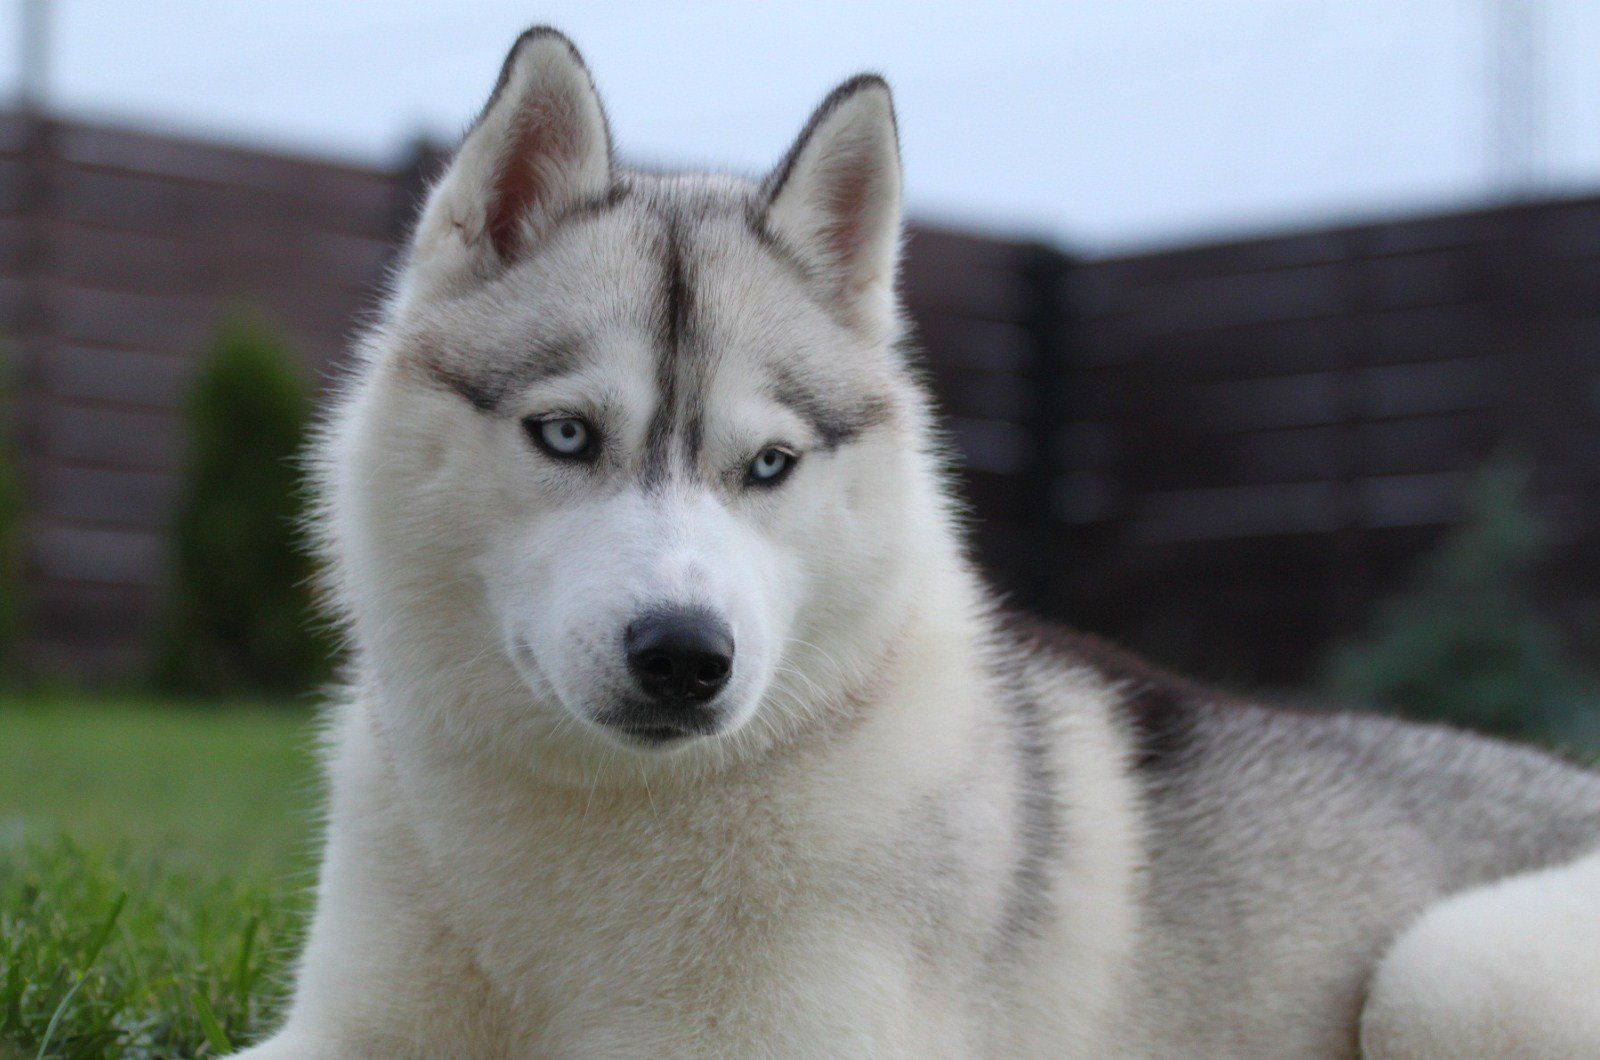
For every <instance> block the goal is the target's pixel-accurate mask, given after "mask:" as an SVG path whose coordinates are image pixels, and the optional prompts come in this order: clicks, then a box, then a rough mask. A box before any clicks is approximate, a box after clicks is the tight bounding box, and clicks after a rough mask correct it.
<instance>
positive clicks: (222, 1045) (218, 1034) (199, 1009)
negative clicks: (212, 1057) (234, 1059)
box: [194, 990, 233, 1056]
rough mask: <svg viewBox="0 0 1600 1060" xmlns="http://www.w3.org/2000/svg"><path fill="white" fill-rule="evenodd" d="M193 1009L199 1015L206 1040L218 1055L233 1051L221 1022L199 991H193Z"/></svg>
mask: <svg viewBox="0 0 1600 1060" xmlns="http://www.w3.org/2000/svg"><path fill="white" fill-rule="evenodd" d="M194 1010H195V1012H196V1013H198V1014H199V1016H200V1029H201V1030H202V1031H204V1032H205V1035H206V1041H207V1042H209V1043H210V1045H211V1048H212V1049H213V1050H215V1051H216V1053H217V1055H218V1056H225V1055H226V1054H228V1053H231V1052H233V1043H232V1042H230V1041H229V1040H228V1032H227V1031H225V1030H223V1029H222V1022H221V1021H220V1020H218V1019H217V1014H216V1013H215V1012H213V1011H212V1010H211V1002H209V1001H207V1000H206V996H205V995H204V994H202V993H201V992H200V991H198V990H196V991H195V992H194Z"/></svg>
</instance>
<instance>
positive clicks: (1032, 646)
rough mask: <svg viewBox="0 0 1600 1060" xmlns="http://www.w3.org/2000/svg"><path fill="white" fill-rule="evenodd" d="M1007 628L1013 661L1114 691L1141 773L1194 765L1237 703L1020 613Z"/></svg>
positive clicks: (1112, 704) (1009, 618)
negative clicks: (1085, 677)
mask: <svg viewBox="0 0 1600 1060" xmlns="http://www.w3.org/2000/svg"><path fill="white" fill-rule="evenodd" d="M1000 627H1001V631H1002V636H1003V638H1004V642H1005V645H1006V647H1007V649H1008V650H1007V652H1006V654H1007V655H1008V656H1009V657H1011V658H1013V659H1021V660H1025V661H1027V662H1029V663H1032V664H1035V665H1041V666H1044V667H1046V668H1050V669H1054V670H1059V671H1062V672H1077V673H1085V672H1087V673H1088V674H1089V675H1091V676H1092V677H1093V678H1094V679H1095V680H1096V681H1097V683H1099V684H1102V685H1103V686H1104V687H1105V688H1106V689H1107V690H1108V692H1109V693H1110V695H1109V696H1108V709H1109V710H1110V712H1111V714H1112V717H1113V720H1114V721H1115V722H1116V723H1117V725H1118V726H1119V728H1121V730H1122V731H1123V732H1124V734H1125V736H1126V738H1127V740H1128V744H1129V747H1130V749H1131V752H1132V753H1131V762H1132V764H1133V765H1134V766H1135V767H1136V768H1137V769H1139V770H1141V771H1150V772H1160V771H1163V770H1166V769H1169V768H1172V767H1174V766H1176V765H1178V764H1180V763H1182V762H1183V761H1185V760H1186V759H1188V758H1189V757H1190V756H1191V755H1192V754H1193V752H1194V750H1195V748H1196V744H1197V739H1198V737H1199V735H1200V733H1201V731H1202V729H1204V728H1205V727H1206V726H1207V724H1208V721H1209V719H1210V718H1211V717H1212V716H1213V715H1214V714H1216V713H1217V712H1218V711H1221V710H1226V709H1228V707H1229V706H1230V705H1231V704H1232V702H1233V701H1232V700H1230V699H1229V697H1227V696H1225V695H1223V694H1221V693H1218V692H1216V691H1214V690H1212V689H1210V688H1207V687H1206V686H1204V685H1203V684H1201V683H1200V682H1198V681H1193V680H1190V679H1188V678H1185V677H1181V676H1179V675H1177V674H1173V673H1170V672H1168V671H1166V670H1163V669H1161V668H1160V667H1158V666H1156V665H1154V664H1152V663H1149V662H1147V661H1146V660H1144V659H1142V658H1140V657H1139V656H1138V655H1135V654H1134V653H1132V652H1130V651H1127V650H1126V649H1124V648H1121V647H1119V646H1117V645H1116V644H1113V643H1111V642H1110V641H1108V640H1106V639H1104V638H1102V637H1098V636H1095V635H1094V634H1091V633H1083V632H1080V631H1078V630H1075V629H1071V628H1069V627H1067V626H1062V625H1058V624H1056V623H1053V622H1047V621H1045V620H1043V619H1039V618H1036V617H1034V616H1032V615H1027V614H1023V613H1020V612H1009V613H1005V614H1002V615H1001V616H1000Z"/></svg>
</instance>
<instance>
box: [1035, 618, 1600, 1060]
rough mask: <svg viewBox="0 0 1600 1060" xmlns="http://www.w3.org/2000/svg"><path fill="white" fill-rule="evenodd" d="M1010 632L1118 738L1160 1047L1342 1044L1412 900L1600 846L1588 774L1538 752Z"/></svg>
mask: <svg viewBox="0 0 1600 1060" xmlns="http://www.w3.org/2000/svg"><path fill="white" fill-rule="evenodd" d="M1019 643H1020V644H1021V646H1022V648H1023V650H1024V651H1027V652H1029V653H1031V654H1033V655H1034V656H1036V657H1039V656H1042V657H1043V658H1044V659H1047V660H1048V661H1049V664H1050V665H1053V666H1055V667H1057V668H1058V669H1060V670H1061V671H1062V672H1063V673H1064V674H1070V675H1073V678H1072V679H1073V680H1074V681H1075V680H1076V674H1077V672H1078V671H1081V669H1083V668H1088V669H1090V670H1091V671H1092V672H1094V673H1095V674H1097V675H1099V676H1100V678H1101V679H1102V680H1104V681H1105V682H1106V683H1107V685H1108V686H1109V688H1110V690H1111V698H1112V699H1113V703H1112V707H1111V709H1112V710H1113V711H1114V713H1115V715H1116V717H1118V718H1119V719H1120V721H1121V724H1122V726H1123V728H1124V731H1125V732H1126V733H1127V734H1128V738H1129V742H1130V747H1131V749H1132V754H1131V759H1130V761H1131V769H1132V771H1133V773H1134V774H1135V776H1136V778H1137V780H1138V782H1139V785H1138V787H1139V791H1140V793H1141V800H1140V801H1141V804H1142V806H1141V809H1142V814H1141V816H1142V821H1143V848H1144V858H1145V865H1146V872H1145V875H1144V877H1143V881H1144V883H1143V890H1142V896H1141V898H1142V901H1141V906H1140V915H1141V928H1140V941H1139V944H1138V956H1137V958H1136V961H1135V963H1136V968H1137V971H1136V973H1135V975H1136V980H1137V986H1136V987H1135V988H1134V990H1133V992H1132V993H1131V995H1130V1004H1131V1005H1133V1006H1134V1008H1135V1010H1136V1011H1137V1013H1138V1016H1137V1021H1136V1022H1137V1025H1138V1028H1139V1029H1140V1033H1141V1035H1142V1036H1148V1042H1147V1044H1148V1047H1149V1048H1150V1049H1151V1051H1153V1052H1155V1053H1157V1054H1158V1055H1193V1056H1230V1057H1231V1056H1313V1055H1314V1056H1338V1055H1354V1053H1355V1051H1356V1047H1357V1040H1356V1036H1357V1028H1358V1025H1359V1020H1360V1013H1361V1008H1362V1005H1363V1003H1364V1001H1365V999H1366V997H1367V995H1368V991H1369V987H1370V985H1371V980H1372V977H1373V973H1374V970H1375V969H1376V968H1377V967H1378V965H1379V962H1380V961H1381V960H1382V959H1383V957H1384V954H1385V952H1386V951H1387V950H1388V948H1389V947H1390V946H1391V945H1392V944H1393V943H1394V941H1395V939H1396V938H1397V936H1398V935H1399V934H1400V933H1401V932H1402V931H1404V930H1405V929H1406V928H1407V927H1408V926H1409V925H1410V924H1411V923H1412V922H1413V921H1415V920H1416V918H1417V917H1418V916H1419V915H1421V914H1422V913H1423V911H1424V910H1425V909H1427V908H1429V907H1430V906H1432V905H1434V904H1435V903H1437V902H1439V901H1440V900H1441V899H1443V898H1445V897H1447V896H1450V895H1454V894H1457V893H1461V892H1465V891H1469V890H1471V889H1472V888H1476V887H1480V886H1482V885H1485V884H1489V883H1492V882H1494V881H1498V880H1503V879H1506V878H1508V877H1512V876H1516V875H1517V874H1520V873H1526V872H1530V871H1533V870H1539V869H1544V868H1547V867H1549V866H1554V865H1560V864H1563V863H1565V862H1569V861H1571V860H1572V859H1574V858H1577V857H1579V856H1581V855H1583V854H1585V853H1586V852H1589V851H1592V850H1594V849H1596V848H1597V847H1600V776H1596V775H1595V774H1592V773H1590V772H1586V771H1584V770H1582V769H1580V768H1578V767H1576V766H1573V765H1571V764H1568V763H1566V762H1564V761H1562V760H1560V759H1558V758H1555V757H1553V756H1551V755H1547V754H1544V753H1540V752H1537V751H1534V750H1530V749H1526V748H1521V747H1516V746H1512V745H1509V744H1505V743H1501V742H1497V741H1492V740H1488V739H1483V738H1479V737H1475V736H1471V735H1468V734H1465V733H1461V732H1457V731H1453V730H1450V729H1446V728H1442V727H1434V726H1422V725H1414V724H1406V723H1403V722H1399V721H1395V720H1392V719H1389V718H1384V717H1379V716H1374V715H1357V714H1327V713H1314V712H1309V711H1300V710H1291V709H1270V708H1266V707H1262V706H1258V705H1253V704H1249V703H1244V702H1239V701H1237V700H1234V699H1231V698H1229V697H1226V696H1222V695H1218V694H1214V693H1211V692H1209V691H1208V690H1206V689H1204V688H1201V687H1199V686H1196V685H1194V684H1191V683H1189V682H1186V681H1183V680H1181V679H1178V678H1173V677H1169V676H1167V675H1165V674H1162V673H1160V672H1159V671H1156V670H1154V669H1152V668H1149V667H1146V666H1144V665H1142V664H1140V663H1139V662H1138V661H1137V660H1134V659H1132V658H1130V657H1129V656H1126V655H1124V654H1122V653H1120V652H1116V651H1115V650H1113V649H1109V648H1107V647H1106V646H1105V645H1103V644H1100V643H1099V642H1097V641H1095V640H1094V639H1093V638H1084V637H1078V636H1074V635H1071V634H1064V633H1057V634H1054V635H1051V634H1048V633H1045V634H1041V632H1040V631H1039V630H1038V629H1037V628H1036V629H1034V630H1033V631H1030V632H1028V633H1025V634H1024V635H1023V636H1022V637H1021V638H1019ZM1593 898H1594V901H1593V903H1592V904H1591V905H1590V906H1589V907H1588V908H1589V909H1590V910H1591V911H1594V910H1600V892H1597V893H1595V894H1594V896H1593ZM1594 988H1596V984H1591V989H1594Z"/></svg>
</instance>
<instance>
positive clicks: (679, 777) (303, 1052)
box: [245, 30, 1600, 1060]
mask: <svg viewBox="0 0 1600 1060" xmlns="http://www.w3.org/2000/svg"><path fill="white" fill-rule="evenodd" d="M899 243H900V164H899V153H898V147H897V140H896V133H895V124H894V114H893V109H892V106H891V101H890V95H889V91H888V88H887V87H886V86H885V84H884V83H883V82H882V81H881V80H879V79H877V78H875V77H862V78H857V79H855V80H852V81H850V82H847V83H846V84H844V85H842V86H840V88H839V89H837V90H836V91H835V92H834V93H833V94H832V95H831V96H829V97H828V99H827V100H826V101H825V102H824V103H823V105H822V106H821V108H820V109H819V110H818V111H817V113H816V115H815V116H814V117H813V118H812V120H811V122H810V124H809V125H808V126H807V127H806V128H805V130H804V132H803V133H802V134H801V136H800V138H799V140H798V141H797V143H796V144H795V146H794V148H793V150H792V151H791V152H790V154H789V155H788V157H787V158H785V159H784V160H783V161H782V162H781V163H780V164H779V165H778V166H777V167H776V168H775V169H774V171H773V172H772V174H771V175H770V176H769V177H767V178H766V179H765V180H764V181H760V182H748V181H743V180H737V179H733V178H727V177H718V176H702V175H683V174H662V173H645V172H637V171H630V170H627V169H624V168H623V167H622V166H620V165H619V164H618V163H617V162H616V160H615V159H614V158H613V156H612V149H611V141H610V134H609V131H608V129H607V126H606V120H605V116H604V113H603V111H602V108H601V105H600V102H599V98H598V96H597V95H596V93H595V90H594V87H593V85H592V83H591V81H590V77H589V74H588V72H587V69H586V68H585V66H584V64H583V63H582V61H581V60H580V59H579V57H578V55H577V53H576V51H575V50H574V49H573V48H572V46H571V45H570V44H569V43H568V42H567V41H566V40H565V39H564V38H563V37H561V36H560V35H559V34H556V33H554V32H553V31H549V30H535V31H532V32H530V33H528V34H526V35H525V36H524V37H523V38H522V39H521V40H519V41H518V42H517V44H516V46H515V47H514V48H513V50H512V52H511V54H510V56H509V57H508V59H507V61H506V65H505V69H504V71H503V73H502V74H501V77H500V81H499V84H498V85H497V86H496V88H495V90H494V93H493V96H492V97H491V99H490V101H489V103H488V105H487V106H486V107H485V109H484V112H483V114H482V115H481V116H480V118H479V119H478V121H477V123H476V125H475V126H474V127H473V129H472V130H471V132H470V133H469V134H468V135H467V137H466V139H465V142H464V143H463V145H462V147H461V148H460V151H459V152H458V154H457V155H456V157H455V159H454V161H453V163H452V164H451V166H450V167H449V169H448V171H447V172H446V173H445V175H444V176H443V178H442V179H441V180H440V182H439V183H438V185H437V186H436V187H435V188H434V189H433V191H432V193H431V195H430V198H429V200H428V203H427V205H426V208H425V210H424V212H423V214H422V216H421V219H420V221H419V223H418V226H417V230H416V233H415V236H414V239H413V242H412V244H411V246H410V248H409V251H408V255H407V259H406V261H405V263H404V266H403V268H402V270H401V271H400V273H399V274H398V277H397V280H396V284H395V288H394V292H393V294H392V297H391V298H390V300H389V302H388V304H387V306H386V309H385V311H384V313H383V317H382V320H381V322H380V323H379V324H378V326H377V327H376V328H375V329H374V330H373V332H372V333H371V334H370V335H369V336H368V337H367V339H366V340H365V341H364V343H363V344H362V347H361V357H360V363H359V366H358V368H357V369H356V370H355V372H354V374H353V375H354V377H353V379H352V382H351V384H350V386H349V387H348V389H347V392H346V393H345V394H344V396H343V398H342V400H341V401H340V402H339V404H338V407H337V408H336V410H335V411H334V413H333V415H332V417H331V420H330V423H329V426H328V429H327V432H326V436H325V438H324V439H323V441H322V443H321V446H320V449H319V454H318V464H317V466H318V469H319V473H320V477H321V490H322V498H323V502H324V503H323V509H322V514H321V518H320V525H321V529H322V532H323V537H324V547H325V550H326V555H327V557H328V560H329V566H330V569H331V580H332V594H333V596H334V598H335V599H336V601H337V603H338V606H339V608H340V610H341V613H342V615H343V616H344V620H345V622H346V624H347V628H348V630H349V638H350V642H351V647H352V654H353V675H354V676H353V680H352V683H351V689H350V695H349V697H348V700H347V701H346V702H345V703H344V705H343V706H341V707H340V708H339V709H338V711H337V715H336V718H335V720H334V722H333V725H332V730H331V743H330V748H329V776H330V795H329V797H330V815H329V826H328V832H327V839H326V844H327V845H326V854H325V860H324V863H323V867H322V872H321V878H320V883H319V886H318V892H317V910H316V916H315V921H314V923H313V925H312V927H311V931H310V936H309V939H308V942H307V945H306V948H305V952H304V955H303V957H302V959H301V961H300V965H299V970H298V975H297V981H296V987H295V992H294V999H293V1004H292V1006H291V1008H290V1010H289V1012H288V1015H287V1019H286V1021H285V1023H284V1025H283V1027H282V1028H281V1030H280V1031H279V1033H278V1034H277V1035H276V1036H274V1037H272V1038H271V1039H270V1040H268V1041H266V1042H265V1043H263V1044H261V1045H258V1046H257V1047H255V1048H254V1049H251V1050H249V1051H248V1053H247V1054H245V1055H248V1056H250V1057H252V1058H255V1060H266V1058H274V1060H277V1058H285V1060H287V1058H293V1060H315V1058H329V1060H332V1058H336V1057H337V1058H350V1057H373V1058H378V1057H382V1058H396V1057H419V1058H421V1057H427V1058H436V1057H506V1058H509V1057H545V1056H550V1057H607V1058H611V1057H624V1056H641V1057H643V1056H651V1057H655V1056H684V1057H688V1056H731V1057H760V1056H774V1057H776V1056H783V1057H830V1058H832V1057H856V1056H861V1057H867V1056H872V1057H931V1056H972V1057H1016V1056H1046V1057H1096V1058H1104V1057H1348V1056H1353V1055H1356V1054H1357V1052H1358V1050H1359V1049H1361V1048H1362V1047H1363V1046H1364V1048H1365V1049H1366V1052H1367V1053H1368V1055H1371V1056H1376V1057H1424V1056H1427V1057H1433V1056H1439V1057H1445V1056H1448V1057H1466V1056H1482V1057H1490V1056H1494V1057H1503V1056H1529V1057H1545V1056H1550V1057H1556V1056H1563V1057H1564V1056H1573V1057H1576V1056H1597V1055H1600V860H1597V857H1596V855H1595V854H1594V853H1593V852H1594V850H1595V848H1596V847H1597V845H1600V779H1597V778H1596V777H1594V776H1591V775H1589V774H1586V773H1584V772H1581V771H1579V770H1577V769H1575V768H1572V767H1569V766H1567V765H1564V764H1562V763H1560V762H1558V761H1556V760H1555V759H1552V758H1550V757H1547V756H1544V755H1541V754H1538V753H1535V752H1532V751H1526V750H1521V749H1517V748H1514V747H1509V746H1505V745H1500V744H1495V743H1491V742H1488V741H1484V740H1479V739H1476V738H1473V737H1469V736H1466V735H1462V734H1457V733H1452V732H1447V731H1444V730H1439V729H1429V728H1417V727H1408V726H1402V725H1399V724H1397V723H1394V722H1390V721H1386V720H1379V719H1376V718H1371V717H1355V716H1317V715H1309V714H1293V713H1284V712H1274V711H1270V710H1267V709H1263V708H1260V707H1257V706H1253V705H1248V704H1239V703H1234V702H1231V701H1228V700H1226V699H1225V698H1223V697H1219V696H1215V695H1212V694H1210V693H1208V692H1206V691H1204V690H1202V689H1198V688H1194V687H1191V686H1189V685H1187V684H1185V683H1184V682H1181V681H1178V680H1174V679H1171V678H1168V677H1166V676H1164V675H1161V674H1158V673H1155V672H1153V671H1151V670H1148V669H1147V668H1145V667H1143V666H1142V665H1140V664H1139V663H1137V662H1136V661H1134V660H1131V659H1128V658H1126V657H1124V656H1121V655H1119V654H1118V653H1116V652H1115V651H1112V650H1110V649H1108V648H1106V647H1104V646H1102V645H1099V644H1097V643H1096V642H1094V641H1092V640H1089V639H1086V638H1080V637H1074V636H1072V635H1070V634H1065V633H1062V632H1059V631H1054V630H1049V629H1044V628H1034V627H1028V626H1025V625H1023V624H1021V623H1019V622H1017V621H1014V620H1011V619H1008V618H1007V617H1006V616H1004V615H1003V614H1001V613H1000V612H999V611H998V610H997V608H996V607H995V605H994V603H993V602H992V600H991V598H990V597H989V595H988V594H987V592H986V590H985V588H984V586H983V585H982V583H981V580H980V579H979V578H978V577H977V576H976V575H975V574H974V572H973V570H972V569H971V567H970V565H969V563H968V562H967V559H966V557H965V553H964V546H963V542H962V539H961V534H960V531H959V520H958V519H957V518H956V517H955V512H954V510H953V507H952V502H951V500H950V498H949V497H948V495H947V493H946V489H945V482H944V471H943V465H944V457H943V455H942V453H941V450H940V446H939V443H938V440H937V436H936V434H935V431H934V428H933V425H932V423H931V412H930V406H929V404H928V401H927V400H926V398H925V396H924V394H923V392H922V390H921V387H920V385H919V384H918V382H917V379H916V375H915V372H914V370H913V368H912V366H911V365H910V364H909V363H908V359H907V354H906V353H905V352H904V350H903V349H902V345H901V342H900V340H901V338H902V332H903V328H902V322H901V319H900V312H899V308H898V305H897V302H896V297H895V290H894V284H895V270H896V264H897V259H898V254H899ZM663 616H666V617H665V618H663ZM663 630H666V631H667V632H666V633H663V632H662V631H663ZM663 637H667V640H665V641H663V640H662V638H663ZM662 644H666V645H667V646H666V647H665V648H663V647H662Z"/></svg>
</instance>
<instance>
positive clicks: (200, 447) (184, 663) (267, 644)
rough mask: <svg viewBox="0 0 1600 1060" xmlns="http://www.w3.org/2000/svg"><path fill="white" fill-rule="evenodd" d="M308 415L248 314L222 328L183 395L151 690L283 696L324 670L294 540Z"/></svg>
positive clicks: (285, 364) (308, 571)
mask: <svg viewBox="0 0 1600 1060" xmlns="http://www.w3.org/2000/svg"><path fill="white" fill-rule="evenodd" d="M310 415H311V402H310V398H309V395H308V394H307V392H306V388H305V386H304V384H303V383H302V381H301V379H300V377H299V375H298V374H297V373H296V371H295V369H294V366H293V364H292V361H291V359H290V357H289V355H288V353H287V351H286V350H285V348H284V347H283V345H282V344H281V343H280V342H278V341H277V340H275V339H274V338H273V337H272V336H271V335H270V334H269V333H268V332H267V331H266V330H265V329H264V328H262V327H261V326H260V325H259V324H256V323H252V322H249V321H246V320H242V319H241V320H235V321H233V322H231V323H229V324H227V325H226V326H224V328H223V329H222V330H221V331H220V332H219V334H218V336H217V338H216V340H215V342H214V343H213V346H212V349H211V353H210V355H209V357H208V359H207V361H206V364H205V365H204V367H203V368H202V369H201V372H200V377H199V379H198V381H197V383H196V386H195V390H194V393H193V395H192V396H191V399H190V402H189V408H188V414H187V427H188V441H189V445H190V456H189V463H188V468H187V472H186V475H185V478H184V483H183V491H182V497H181V500H180V508H179V515H178V520H177V524H176V526H175V528H174V541H173V544H174V564H173V580H172V585H171V594H170V600H169V614H168V619H167V622H166V623H165V627H164V631H163V635H162V638H161V642H160V644H159V646H158V650H157V662H156V681H157V684H158V685H159V686H161V687H162V688H164V689H167V690H169V691H176V692H184V693H206V694H214V693H217V692H224V691H251V692H266V693H285V692H289V693H293V692H299V691H304V690H306V689H308V688H310V687H311V686H312V685H314V684H315V683H316V682H317V681H318V680H320V679H322V678H324V677H325V676H326V675H327V674H328V672H329V667H330V659H331V657H332V650H331V638H330V636H329V635H328V633H327V632H326V631H325V630H324V629H322V627H321V626H320V625H319V624H318V623H317V622H316V621H315V619H314V615H313V609H312V600H311V588H310V584H309V583H310V579H311V575H312V565H311V561H310V559H309V557H308V555H307V553H306V551H305V550H304V548H303V547H302V543H301V541H300V537H299V534H300V521H301V517H302V515H303V514H304V506H305V500H306V498H305V495H304V491H303V488H302V483H301V478H300V474H299V470H298V458H299V454H300V451H301V448H302V446H303V444H304V441H305V437H306V432H307V429H308V426H309V423H310Z"/></svg>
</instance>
